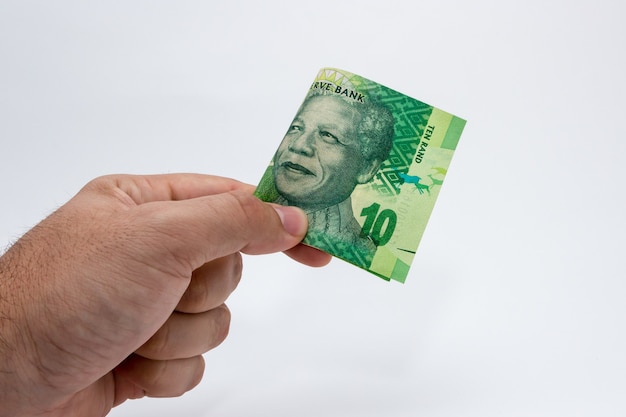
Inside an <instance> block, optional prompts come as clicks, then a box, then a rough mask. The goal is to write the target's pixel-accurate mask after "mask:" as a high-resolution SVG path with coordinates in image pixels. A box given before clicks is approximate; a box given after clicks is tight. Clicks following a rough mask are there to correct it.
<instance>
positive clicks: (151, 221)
mask: <svg viewBox="0 0 626 417" xmlns="http://www.w3.org/2000/svg"><path fill="white" fill-rule="evenodd" d="M136 209H137V211H136V213H137V216H134V217H135V219H132V224H133V225H134V227H135V230H137V231H158V233H156V234H155V233H151V234H150V236H152V237H153V238H157V239H159V240H160V242H159V245H158V246H157V247H162V248H163V249H165V251H166V254H170V255H171V256H173V257H174V258H175V259H176V260H178V261H179V262H184V263H185V264H186V266H187V267H189V268H191V270H194V269H196V268H198V267H200V266H202V265H203V264H205V263H206V262H209V261H211V260H213V259H216V258H220V257H223V256H226V255H229V254H231V253H235V252H240V251H241V252H244V253H248V254H265V253H272V252H280V251H284V250H287V249H290V248H292V247H294V246H296V245H297V244H298V243H299V242H300V241H301V240H302V239H303V238H304V235H305V234H306V230H307V227H308V223H307V217H306V214H305V213H304V212H303V211H302V210H301V209H299V208H297V207H286V206H278V205H274V204H269V203H264V202H262V201H261V200H259V199H258V198H257V197H255V196H253V195H251V194H250V193H248V192H246V191H241V190H234V191H229V192H224V193H220V194H214V195H210V196H205V197H198V198H194V199H189V200H182V201H161V202H153V203H146V204H142V205H140V206H137V207H136ZM153 247H154V246H153Z"/></svg>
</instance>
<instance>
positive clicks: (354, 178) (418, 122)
mask: <svg viewBox="0 0 626 417" xmlns="http://www.w3.org/2000/svg"><path fill="white" fill-rule="evenodd" d="M464 126H465V120H463V119H460V118H458V117H456V116H453V115H452V114H450V113H446V112H444V111H441V110H439V109H437V108H435V107H433V106H430V105H428V104H425V103H423V102H421V101H418V100H415V99H413V98H411V97H408V96H406V95H404V94H401V93H399V92H397V91H394V90H392V89H390V88H387V87H385V86H383V85H380V84H378V83H375V82H373V81H370V80H368V79H365V78H363V77H360V76H358V75H355V74H351V73H349V72H346V71H342V70H339V69H335V68H323V69H322V70H320V71H319V73H318V74H317V77H315V80H314V81H313V83H312V84H311V87H310V88H309V91H308V93H307V95H306V97H305V99H304V102H303V103H302V105H301V106H300V108H299V109H298V112H297V113H296V116H295V118H294V120H293V122H292V123H291V125H290V126H289V128H288V129H287V133H286V134H285V137H284V138H283V140H282V142H281V143H280V145H279V147H278V150H277V151H276V153H275V154H274V157H273V158H272V161H271V162H270V165H269V167H268V168H267V170H266V172H265V174H264V175H263V177H262V178H261V181H260V183H259V185H258V187H257V189H256V192H255V194H256V195H257V196H258V197H259V198H260V199H262V200H264V201H267V202H275V203H278V204H283V205H293V206H298V207H301V208H302V209H303V210H304V211H305V212H306V213H307V216H308V219H309V229H308V233H307V235H306V237H305V238H304V241H303V242H304V243H305V244H307V245H310V246H313V247H316V248H318V249H321V250H323V251H325V252H328V253H330V254H331V255H333V256H336V257H338V258H341V259H343V260H345V261H348V262H350V263H352V264H354V265H356V266H358V267H360V268H363V269H365V270H367V271H369V272H372V273H373V274H375V275H377V276H379V277H381V278H383V279H386V280H390V279H393V280H396V281H399V282H404V281H405V279H406V276H407V274H408V272H409V267H410V266H411V263H412V261H413V258H414V256H415V251H416V250H417V246H418V244H419V242H420V240H421V238H422V234H423V233H424V229H425V227H426V223H427V221H428V218H429V217H430V214H431V212H432V209H433V206H434V204H435V200H436V199H437V195H438V194H439V190H440V189H441V185H442V184H443V181H444V178H445V176H446V173H447V170H448V166H449V164H450V160H451V159H452V155H453V153H454V150H455V149H456V145H457V143H458V141H459V138H460V136H461V132H462V131H463V127H464Z"/></svg>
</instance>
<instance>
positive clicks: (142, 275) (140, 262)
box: [0, 174, 330, 417]
mask: <svg viewBox="0 0 626 417" xmlns="http://www.w3.org/2000/svg"><path fill="white" fill-rule="evenodd" d="M306 228H307V223H306V216H305V215H304V213H302V212H301V211H300V210H299V209H295V208H291V207H278V206H273V205H270V204H267V203H263V202H261V201H260V200H258V199H257V198H255V197H254V196H253V195H252V187H251V186H249V185H246V184H243V183H240V182H237V181H235V180H230V179H226V178H220V177H211V176H202V175H192V174H175V175H157V176H108V177H102V178H99V179H96V180H94V181H92V182H91V183H89V184H88V185H87V186H85V187H84V188H83V189H82V190H81V191H80V192H79V193H78V194H77V195H76V196H75V197H74V198H73V199H72V200H70V201H69V202H68V203H67V204H65V205H64V206H62V207H61V208H60V209H59V210H57V211H56V212H55V213H54V214H52V215H51V216H49V217H48V218H47V219H45V220H44V221H42V222H41V223H40V224H39V225H37V226H36V227H35V228H34V229H33V230H31V231H30V232H28V233H27V234H26V235H25V236H24V237H23V238H22V239H20V240H19V241H18V242H17V243H16V244H15V245H13V247H12V248H11V249H9V251H7V253H6V254H5V255H4V256H3V257H2V258H0V416H2V417H4V416H30V415H37V416H64V417H67V416H81V417H84V416H104V415H106V414H107V413H108V412H109V411H110V409H111V408H112V407H114V406H116V405H118V404H120V403H122V402H123V401H125V400H126V399H130V398H139V397H142V396H155V397H169V396H177V395H181V394H183V393H184V392H186V391H188V390H189V389H191V388H193V387H194V386H195V385H197V384H198V383H199V382H200V379H201V378H202V374H203V370H204V361H203V359H202V356H201V355H202V354H203V353H205V352H207V351H208V350H210V349H212V348H213V347H215V346H217V345H218V344H220V343H221V342H222V341H223V340H224V338H225V337H226V335H227V333H228V328H229V323H230V313H229V311H228V309H227V307H226V306H225V305H224V302H225V300H226V299H227V297H228V296H229V294H230V293H231V292H232V291H233V290H234V289H235V287H236V286H237V284H238V282H239V279H240V277H241V268H242V262H241V254H240V253H241V252H243V253H249V254H263V253H271V252H277V251H285V252H286V253H287V254H288V255H289V256H291V257H292V258H294V259H296V260H297V261H299V262H302V263H304V264H307V265H311V266H321V265H324V264H326V263H328V261H329V260H330V257H329V255H326V254H324V253H322V252H320V251H317V250H316V249H313V248H310V247H306V246H304V245H300V244H299V242H300V241H301V239H302V238H303V236H304V234H305V232H306Z"/></svg>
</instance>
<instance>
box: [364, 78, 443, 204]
mask: <svg viewBox="0 0 626 417" xmlns="http://www.w3.org/2000/svg"><path fill="white" fill-rule="evenodd" d="M380 90H381V91H380V93H379V94H380V95H379V97H380V102H381V103H382V104H384V105H385V106H386V107H387V108H388V109H389V110H390V111H391V113H392V114H393V116H394V119H395V124H394V131H395V134H394V139H393V147H392V149H391V152H390V154H389V157H388V158H387V160H386V161H384V162H383V164H382V165H381V167H380V169H379V171H378V173H377V175H376V178H375V182H374V185H373V186H374V188H375V189H376V190H377V191H378V192H379V193H381V194H383V195H388V194H397V193H398V192H399V190H400V185H401V184H402V182H403V180H402V178H401V177H400V176H399V175H398V174H399V173H402V174H406V173H407V172H408V170H409V167H410V166H411V163H412V161H413V157H414V156H415V153H416V151H417V146H418V144H419V140H420V138H421V137H422V134H423V133H424V129H425V128H426V123H427V122H428V118H429V117H430V114H431V113H432V109H433V108H432V106H429V105H427V104H425V103H422V102H421V101H417V100H414V99H412V98H409V97H407V96H403V95H399V94H398V93H396V92H395V91H392V92H389V91H385V90H387V89H384V88H381V89H380Z"/></svg>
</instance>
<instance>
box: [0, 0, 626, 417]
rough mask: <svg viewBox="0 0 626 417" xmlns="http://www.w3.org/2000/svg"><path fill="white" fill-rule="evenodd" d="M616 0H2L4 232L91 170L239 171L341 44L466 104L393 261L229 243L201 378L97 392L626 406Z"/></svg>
mask: <svg viewBox="0 0 626 417" xmlns="http://www.w3.org/2000/svg"><path fill="white" fill-rule="evenodd" d="M212 3H218V4H212ZM623 16H624V6H623V5H622V3H621V2H618V1H608V0H596V1H593V2H592V1H590V0H589V1H564V0H561V1H538V0H531V1H526V2H503V1H486V0H478V1H473V2H467V1H429V2H422V1H389V0H388V1H384V2H374V1H364V0H359V1H352V2H347V1H339V0H337V1H335V2H328V1H326V0H320V1H315V2H306V3H305V2H296V1H284V2H281V1H277V0H269V1H252V0H250V1H229V2H206V1H178V2H164V1H127V2H122V1H113V2H84V1H83V2H79V1H66V0H63V1H61V0H59V1H54V2H45V1H39V2H35V1H7V0H1V1H0V60H1V65H0V114H1V116H0V118H1V122H0V137H1V140H2V148H1V151H0V177H1V178H2V190H3V192H2V204H1V206H0V207H1V209H0V210H1V216H0V242H2V244H3V245H4V244H5V243H8V242H9V241H11V240H14V239H15V238H17V237H18V236H19V235H21V234H22V233H23V232H24V231H26V230H27V229H28V228H29V227H31V226H32V225H34V224H35V223H36V222H37V221H39V220H40V219H41V218H42V217H43V216H45V215H46V214H48V213H50V212H51V211H52V210H53V209H54V208H55V207H57V206H59V205H61V204H63V202H65V201H66V200H67V199H68V198H70V197H71V196H72V195H73V194H74V193H75V192H76V191H77V190H78V189H79V188H80V187H81V186H82V185H83V184H84V183H85V182H86V181H88V180H89V179H91V178H93V177H95V176H98V175H101V174H105V173H117V172H125V173H163V172H177V171H193V172H205V173H213V174H219V175H224V176H231V177H235V178H238V179H241V180H244V181H248V182H251V183H256V182H257V181H258V179H259V178H260V176H261V174H262V172H263V170H264V168H265V166H266V165H267V163H268V162H269V159H270V158H271V156H272V153H273V152H274V150H275V148H276V147H277V146H278V143H279V142H280V139H281V138H282V135H283V133H284V130H285V129H286V127H287V124H288V123H289V122H290V121H291V118H292V117H293V115H294V114H295V111H296V109H297V106H298V105H299V104H300V102H301V100H302V99H303V97H304V94H305V93H306V89H307V88H308V86H309V83H310V82H311V80H312V79H313V77H314V76H315V74H316V72H317V70H318V69H319V68H320V67H323V66H335V67H338V68H343V69H346V70H349V71H353V72H355V73H358V74H360V75H363V76H365V77H367V78H370V79H373V80H375V81H378V82H380V83H383V84H385V85H387V86H389V87H392V88H394V89H397V90H400V91H402V92H404V93H405V94H408V95H411V96H414V97H416V98H418V99H421V100H423V101H425V102H427V103H429V104H432V105H435V106H437V107H440V108H442V109H443V110H446V111H449V112H452V113H454V114H457V115H458V116H460V117H463V118H466V119H467V120H468V124H467V127H466V130H465V133H464V135H463V137H462V139H461V142H460V144H459V147H458V149H457V152H456V154H455V157H454V159H453V161H452V164H451V166H450V171H449V174H448V176H447V178H446V183H445V185H444V187H443V190H442V192H441V195H440V198H439V200H438V202H437V205H436V207H435V210H434V212H433V215H432V218H431V221H430V223H429V225H428V228H427V230H426V233H425V235H424V239H423V240H422V243H421V246H420V248H419V250H418V253H417V256H416V260H415V263H414V266H413V268H412V270H411V272H410V274H409V277H408V280H407V283H406V284H405V285H400V284H397V283H386V282H384V281H382V280H379V279H377V278H375V277H373V276H370V275H369V274H367V273H365V272H362V271H360V270H357V269H356V268H353V267H351V266H349V265H347V264H345V263H343V262H341V261H338V260H335V261H333V262H332V263H331V265H330V266H328V267H327V268H325V269H321V270H315V269H308V268H306V267H303V266H300V265H298V264H295V263H293V262H291V261H290V260H289V259H288V258H287V257H285V256H283V255H281V254H278V255H271V256H265V257H247V258H246V261H247V263H246V267H245V273H244V278H243V280H242V283H241V285H240V288H239V289H238V291H237V292H236V293H235V294H233V296H232V297H231V300H230V303H229V305H230V307H231V309H232V312H233V322H232V329H231V335H230V337H229V339H228V340H227V341H226V342H225V343H224V344H223V345H222V346H220V347H219V348H218V349H216V350H215V351H213V352H210V353H209V354H207V355H206V360H207V372H206V374H205V379H204V381H203V382H202V383H201V385H200V386H199V387H198V388H196V389H195V390H194V391H192V392H190V393H188V394H187V395H185V396H184V397H182V398H177V399H168V400H162V399H145V400H141V401H132V402H127V403H126V404H124V405H122V406H121V407H119V408H117V409H115V410H114V411H113V412H112V413H111V415H112V416H115V417H125V416H150V417H160V416H191V417H200V416H221V417H229V416H232V417H239V416H272V417H275V416H296V415H297V416H303V417H306V416H315V417H317V416H326V417H335V416H337V417H339V416H341V417H347V416H355V417H356V416H358V417H369V416H385V417H404V416H429V417H430V416H464V417H466V416H480V417H487V416H494V417H495V416H497V417H501V416H622V415H625V414H626V400H625V399H624V393H625V392H626V380H625V375H626V355H625V354H624V352H625V351H626V335H625V331H626V326H624V320H625V316H626V303H625V302H624V299H625V296H626V281H624V277H625V275H626V274H625V273H626V270H625V269H626V268H625V266H624V258H623V251H624V247H625V245H626V241H625V238H624V234H625V232H626V230H625V229H626V228H625V221H624V216H623V212H624V185H623V181H624V180H625V179H626V168H625V164H624V163H623V158H624V155H625V151H626V145H625V144H626V127H625V126H626V124H625V123H624V122H623V120H624V110H626V106H625V105H624V101H623V98H624V96H625V94H626V83H625V81H624V74H626V57H625V55H626V52H625V51H626V29H625V26H624V23H623Z"/></svg>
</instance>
